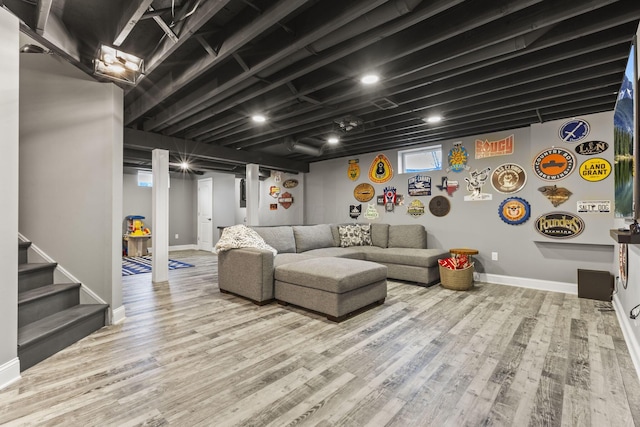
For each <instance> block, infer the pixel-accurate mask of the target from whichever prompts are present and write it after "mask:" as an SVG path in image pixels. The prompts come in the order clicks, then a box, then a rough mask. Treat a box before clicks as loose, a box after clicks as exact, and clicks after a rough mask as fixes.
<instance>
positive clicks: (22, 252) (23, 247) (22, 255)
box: [18, 241, 31, 264]
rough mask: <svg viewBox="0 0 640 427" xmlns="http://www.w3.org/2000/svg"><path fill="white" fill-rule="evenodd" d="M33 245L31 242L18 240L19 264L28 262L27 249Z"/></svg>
mask: <svg viewBox="0 0 640 427" xmlns="http://www.w3.org/2000/svg"><path fill="white" fill-rule="evenodd" d="M30 246H31V242H20V241H18V264H26V263H27V262H28V261H27V250H28V249H29V247H30Z"/></svg>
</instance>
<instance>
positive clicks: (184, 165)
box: [180, 162, 189, 169]
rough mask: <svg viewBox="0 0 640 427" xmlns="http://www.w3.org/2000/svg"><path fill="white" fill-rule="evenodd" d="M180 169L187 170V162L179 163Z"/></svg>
mask: <svg viewBox="0 0 640 427" xmlns="http://www.w3.org/2000/svg"><path fill="white" fill-rule="evenodd" d="M180 167H181V168H182V169H189V163H187V162H182V163H180Z"/></svg>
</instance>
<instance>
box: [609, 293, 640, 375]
mask: <svg viewBox="0 0 640 427" xmlns="http://www.w3.org/2000/svg"><path fill="white" fill-rule="evenodd" d="M613 308H614V311H615V312H616V316H618V323H619V324H620V329H622V335H623V336H624V341H625V342H626V343H627V348H628V349H629V354H630V355H631V360H632V361H633V366H634V367H635V368H636V374H638V378H640V343H639V342H638V339H637V338H636V336H635V334H634V333H633V328H632V325H631V319H629V318H628V317H627V313H626V311H625V309H624V307H623V306H622V303H621V302H620V299H619V298H618V294H616V295H614V296H613Z"/></svg>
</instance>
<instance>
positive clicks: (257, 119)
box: [251, 114, 267, 123]
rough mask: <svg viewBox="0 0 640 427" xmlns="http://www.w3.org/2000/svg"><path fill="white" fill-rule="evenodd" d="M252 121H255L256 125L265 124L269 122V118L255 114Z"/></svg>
mask: <svg viewBox="0 0 640 427" xmlns="http://www.w3.org/2000/svg"><path fill="white" fill-rule="evenodd" d="M251 120H253V121H254V122H256V123H264V122H266V121H267V118H266V117H265V116H263V115H262V114H254V115H253V116H251Z"/></svg>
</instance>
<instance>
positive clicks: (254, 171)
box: [246, 164, 260, 225]
mask: <svg viewBox="0 0 640 427" xmlns="http://www.w3.org/2000/svg"><path fill="white" fill-rule="evenodd" d="M258 167H259V165H256V164H248V165H247V179H246V190H247V225H260V218H259V214H260V211H259V207H260V180H259V176H260V171H259V170H258Z"/></svg>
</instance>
